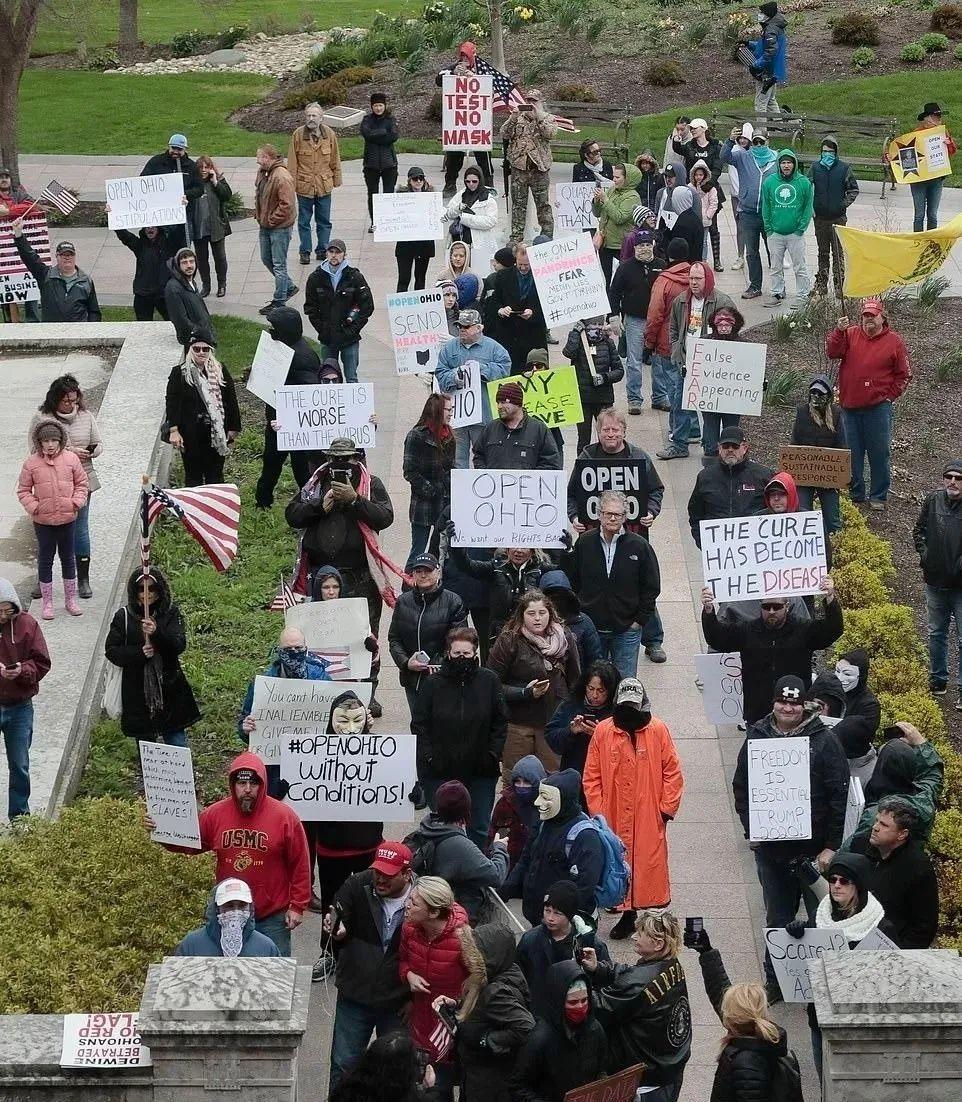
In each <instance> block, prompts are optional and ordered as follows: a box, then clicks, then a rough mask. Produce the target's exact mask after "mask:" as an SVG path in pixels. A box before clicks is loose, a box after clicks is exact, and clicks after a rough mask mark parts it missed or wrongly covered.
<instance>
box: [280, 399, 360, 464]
mask: <svg viewBox="0 0 962 1102" xmlns="http://www.w3.org/2000/svg"><path fill="white" fill-rule="evenodd" d="M276 409H277V420H278V421H279V422H280V427H279V428H278V430H277V450H278V451H282V452H283V451H287V452H303V451H322V450H323V449H324V448H328V447H330V445H331V441H332V440H336V439H337V438H338V437H339V436H345V437H346V436H349V437H350V438H351V439H352V440H353V441H354V443H355V444H357V446H358V447H359V448H373V447H374V444H375V430H374V425H373V423H372V422H371V415H372V414H373V413H374V388H373V387H372V386H371V385H370V384H369V383H317V384H315V385H313V386H281V387H278V388H277V406H276Z"/></svg>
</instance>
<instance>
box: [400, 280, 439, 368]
mask: <svg viewBox="0 0 962 1102" xmlns="http://www.w3.org/2000/svg"><path fill="white" fill-rule="evenodd" d="M387 321H388V327H389V328H390V330H391V343H392V344H393V346H394V362H395V364H396V365H397V373H398V375H413V374H417V373H418V372H428V371H434V370H435V368H436V367H437V366H438V354H439V353H440V351H441V349H442V348H443V347H444V345H446V344H447V342H448V341H449V340H451V334H450V333H449V332H448V318H447V315H446V314H445V312H444V297H443V295H442V294H441V292H440V291H436V290H430V291H403V292H401V293H399V294H396V295H388V296H387Z"/></svg>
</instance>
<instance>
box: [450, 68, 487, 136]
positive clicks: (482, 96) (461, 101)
mask: <svg viewBox="0 0 962 1102" xmlns="http://www.w3.org/2000/svg"><path fill="white" fill-rule="evenodd" d="M493 109H494V90H493V87H492V78H491V77H489V76H486V77H479V76H476V75H475V74H474V73H466V74H464V75H463V76H460V75H458V74H456V73H449V74H447V75H446V76H444V77H442V80H441V147H442V149H445V150H449V149H450V150H469V149H480V150H483V149H490V148H491V147H492V144H493V143H492V133H493V130H494V122H493V119H494V113H493Z"/></svg>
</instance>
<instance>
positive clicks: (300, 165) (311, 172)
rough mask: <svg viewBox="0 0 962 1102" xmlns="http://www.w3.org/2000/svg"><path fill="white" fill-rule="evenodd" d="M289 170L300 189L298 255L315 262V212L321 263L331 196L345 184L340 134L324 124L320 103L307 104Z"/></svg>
mask: <svg viewBox="0 0 962 1102" xmlns="http://www.w3.org/2000/svg"><path fill="white" fill-rule="evenodd" d="M287 171H288V172H289V173H290V174H291V176H292V177H293V180H294V190H295V192H296V193H297V234H298V238H299V241H298V244H299V251H298V259H299V260H300V262H301V263H302V264H310V262H311V216H312V215H313V216H314V222H315V224H316V227H317V250H316V252H315V254H314V255H315V256H316V257H317V260H318V263H320V261H322V260H323V259H324V256H325V254H326V251H327V243H328V241H330V239H331V199H332V198H333V194H332V193H333V191H334V189H335V188H336V187H340V186H341V151H340V147H339V146H338V143H337V134H336V133H335V132H334V131H333V130H332V129H331V128H330V127H329V126H325V125H324V109H323V108H322V107H321V105H320V104H319V103H309V104H308V105H307V106H306V107H305V108H304V125H303V126H299V127H298V128H297V129H296V130H295V131H294V133H293V134H292V135H291V144H290V148H289V149H288V151H287Z"/></svg>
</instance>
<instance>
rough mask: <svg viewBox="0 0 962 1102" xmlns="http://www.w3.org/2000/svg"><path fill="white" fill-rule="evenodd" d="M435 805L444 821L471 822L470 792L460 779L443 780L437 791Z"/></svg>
mask: <svg viewBox="0 0 962 1102" xmlns="http://www.w3.org/2000/svg"><path fill="white" fill-rule="evenodd" d="M435 807H436V808H437V815H438V818H439V819H440V820H441V821H442V822H444V823H470V822H471V793H470V792H469V791H468V790H467V789H466V788H465V787H464V785H463V784H462V783H461V782H460V781H445V782H444V784H442V785H441V787H440V788H439V789H438V791H437V795H436V797H435Z"/></svg>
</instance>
